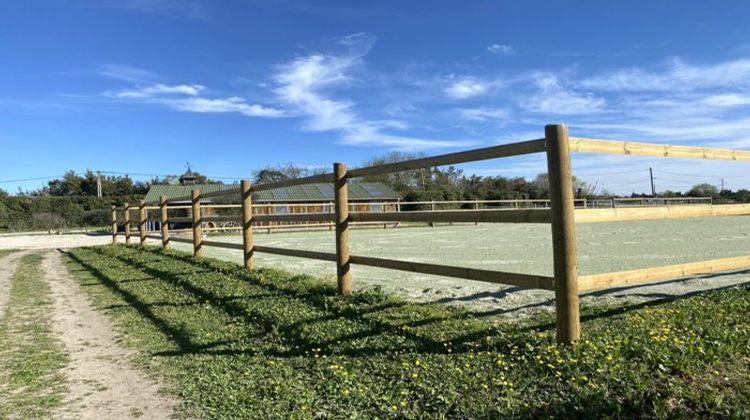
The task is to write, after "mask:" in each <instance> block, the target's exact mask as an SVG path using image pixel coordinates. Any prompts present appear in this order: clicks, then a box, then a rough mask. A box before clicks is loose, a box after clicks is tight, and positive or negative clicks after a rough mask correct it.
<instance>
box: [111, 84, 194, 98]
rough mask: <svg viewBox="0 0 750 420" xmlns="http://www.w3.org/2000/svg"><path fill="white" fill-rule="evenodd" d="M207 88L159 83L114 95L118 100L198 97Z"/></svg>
mask: <svg viewBox="0 0 750 420" xmlns="http://www.w3.org/2000/svg"><path fill="white" fill-rule="evenodd" d="M204 89H205V86H202V85H163V84H161V83H157V84H155V85H151V86H145V87H142V86H137V87H136V88H135V89H129V90H123V91H120V92H117V93H115V94H114V96H116V97H118V98H131V99H135V98H153V97H154V96H158V95H175V94H177V95H189V96H196V95H198V94H199V93H200V92H201V91H202V90H204Z"/></svg>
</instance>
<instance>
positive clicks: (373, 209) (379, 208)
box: [370, 204, 383, 213]
mask: <svg viewBox="0 0 750 420" xmlns="http://www.w3.org/2000/svg"><path fill="white" fill-rule="evenodd" d="M382 212H383V205H382V204H370V213H382Z"/></svg>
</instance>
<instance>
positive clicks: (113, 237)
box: [112, 206, 117, 244]
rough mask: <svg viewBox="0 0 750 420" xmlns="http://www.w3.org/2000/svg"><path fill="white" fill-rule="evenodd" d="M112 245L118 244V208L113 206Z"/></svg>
mask: <svg viewBox="0 0 750 420" xmlns="http://www.w3.org/2000/svg"><path fill="white" fill-rule="evenodd" d="M112 243H113V244H116V243H117V206H112Z"/></svg>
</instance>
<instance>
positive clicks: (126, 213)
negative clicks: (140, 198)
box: [122, 203, 130, 245]
mask: <svg viewBox="0 0 750 420" xmlns="http://www.w3.org/2000/svg"><path fill="white" fill-rule="evenodd" d="M122 207H123V214H122V219H123V223H125V244H127V245H130V204H128V203H124V204H123V205H122Z"/></svg>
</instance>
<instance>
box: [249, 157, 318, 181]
mask: <svg viewBox="0 0 750 420" xmlns="http://www.w3.org/2000/svg"><path fill="white" fill-rule="evenodd" d="M325 172H326V170H325V168H322V167H320V168H319V167H310V166H302V165H296V164H294V163H291V162H288V163H285V164H283V165H277V166H270V165H269V166H266V167H265V168H261V169H258V170H256V171H254V172H253V182H254V183H256V184H265V183H269V182H279V181H286V180H288V179H297V178H304V177H307V176H312V175H317V174H322V173H325Z"/></svg>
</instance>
